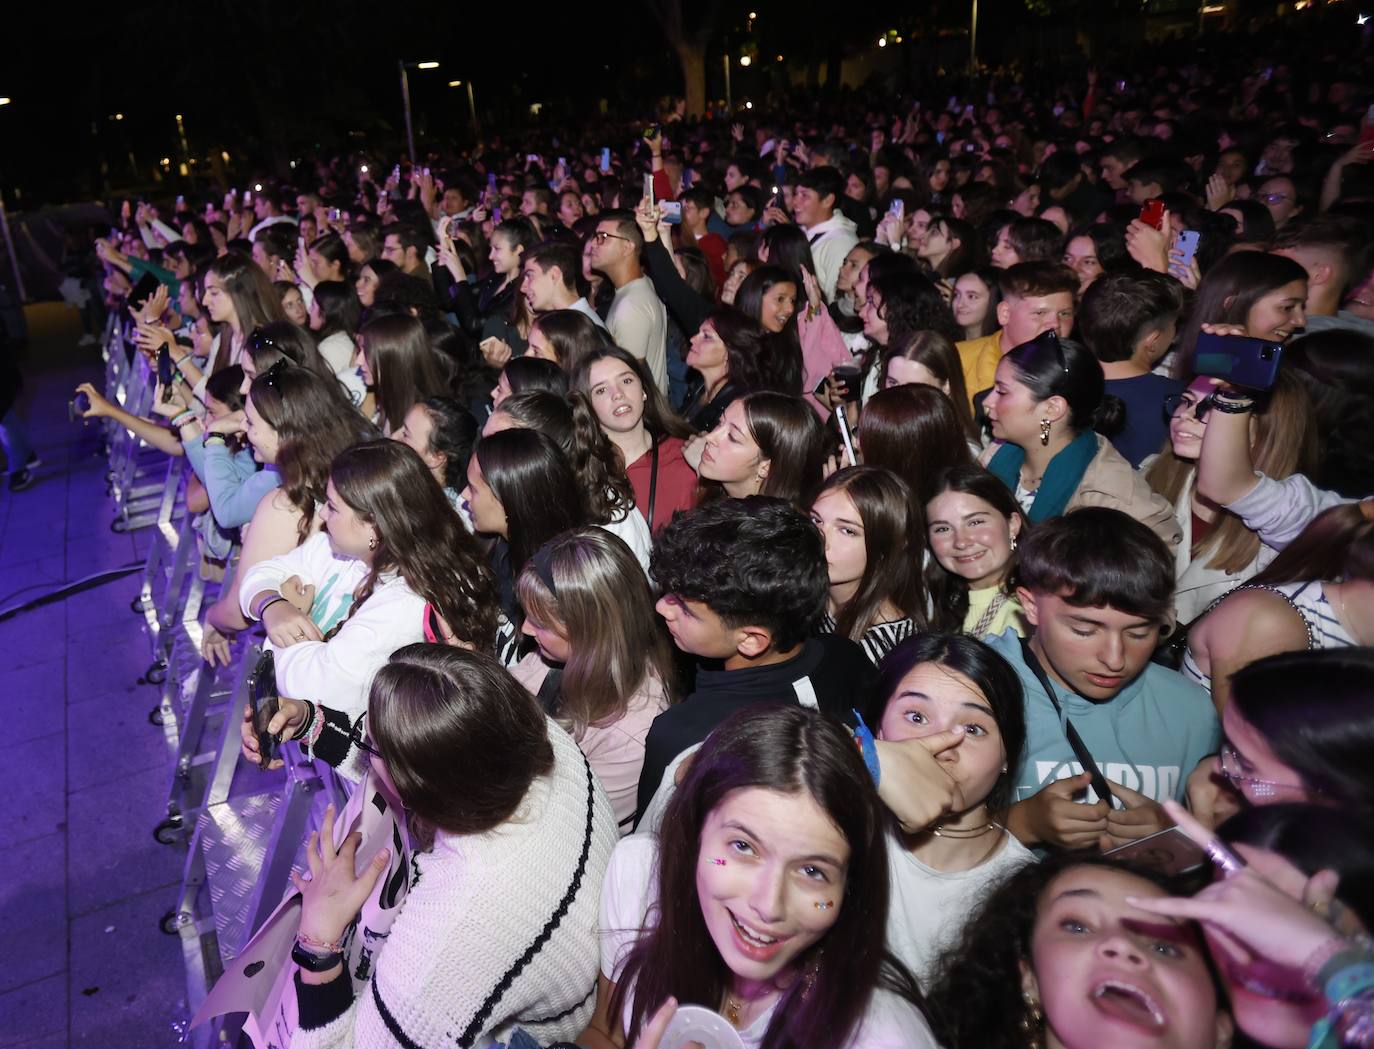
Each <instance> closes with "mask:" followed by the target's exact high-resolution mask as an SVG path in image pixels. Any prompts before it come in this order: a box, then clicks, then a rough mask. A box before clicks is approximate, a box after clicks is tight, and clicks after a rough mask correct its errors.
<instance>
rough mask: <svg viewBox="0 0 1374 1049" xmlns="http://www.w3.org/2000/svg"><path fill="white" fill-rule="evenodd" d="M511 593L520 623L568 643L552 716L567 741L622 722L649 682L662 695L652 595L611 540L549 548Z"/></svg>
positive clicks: (562, 540) (663, 672)
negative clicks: (546, 630)
mask: <svg viewBox="0 0 1374 1049" xmlns="http://www.w3.org/2000/svg"><path fill="white" fill-rule="evenodd" d="M541 567H546V574H547V576H548V577H549V578H550V579H551V580H552V582H553V588H552V590H551V589H550V588H549V585H548V583H547V582H546V581H545V579H544V578H543V577H542V576H541V572H540V569H541ZM515 593H516V597H518V598H519V600H520V604H521V606H522V607H523V608H524V609H525V615H526V617H528V618H530V619H533V620H534V621H535V622H536V623H539V624H540V625H541V626H545V627H548V628H550V629H555V630H558V632H559V633H561V634H562V635H564V636H565V637H566V638H567V641H568V647H569V650H570V651H569V656H568V662H567V664H566V666H565V667H564V669H563V680H562V684H561V689H560V692H559V705H558V709H557V710H556V711H555V715H554V716H555V717H556V718H557V719H558V720H559V721H560V722H561V723H563V724H564V725H565V727H569V729H570V731H571V732H572V733H573V735H574V736H577V737H579V738H580V737H581V735H582V733H583V732H584V731H585V729H586V728H587V726H588V725H594V724H599V723H602V722H613V721H616V720H618V719H619V718H620V717H622V716H623V715H624V714H625V710H626V707H627V706H628V704H629V701H630V697H631V696H633V695H634V694H635V692H637V691H638V690H639V689H640V688H641V687H643V686H644V685H645V683H646V679H648V678H649V677H651V676H652V677H656V678H657V679H658V680H659V681H660V682H661V683H662V686H663V688H664V690H665V692H666V691H667V690H668V688H669V685H670V683H671V681H672V654H671V652H670V650H669V648H668V642H667V639H666V638H665V637H664V635H663V632H662V630H661V629H660V626H659V622H660V621H659V617H658V616H657V614H655V612H654V597H653V593H652V592H651V591H650V589H649V581H648V580H647V579H646V578H645V577H644V571H643V569H641V568H640V566H639V562H638V561H637V560H635V556H634V554H632V553H631V552H630V548H629V547H628V546H626V545H625V543H624V542H623V541H622V540H621V539H619V538H618V537H616V536H614V535H612V534H611V533H610V532H607V531H606V530H605V529H603V528H579V529H576V530H574V531H571V532H564V533H563V534H562V535H560V536H557V537H556V538H554V539H551V540H549V542H548V543H546V544H545V545H544V546H543V547H542V548H541V550H540V552H539V554H538V555H537V556H536V557H532V558H531V559H530V560H529V561H528V562H527V563H526V565H525V568H524V570H523V571H522V572H521V573H520V576H519V578H518V579H517V580H516V584H515Z"/></svg>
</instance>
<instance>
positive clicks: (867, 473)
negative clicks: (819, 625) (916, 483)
mask: <svg viewBox="0 0 1374 1049" xmlns="http://www.w3.org/2000/svg"><path fill="white" fill-rule="evenodd" d="M827 492H844V493H845V494H846V495H847V496H849V498H850V500H852V501H853V503H854V509H855V510H857V511H858V513H859V518H860V520H861V521H862V522H863V529H864V555H865V557H866V559H867V563H866V564H865V565H864V574H863V578H862V579H861V580H860V582H859V589H858V591H857V592H856V593H855V594H854V597H853V598H852V599H851V600H850V601H849V602H847V603H846V604H845V606H844V607H843V608H841V609H839V610H838V612H837V613H836V615H835V633H836V634H839V635H840V636H841V637H847V638H849V639H850V640H851V641H859V640H861V639H862V638H863V636H864V631H866V630H867V629H868V628H869V627H871V626H872V625H873V624H874V623H876V622H877V621H878V613H879V611H880V610H881V608H882V605H883V602H884V601H885V600H886V601H890V602H891V603H892V604H894V605H896V606H897V608H898V610H899V611H901V612H902V614H903V615H905V616H907V617H908V618H909V619H911V620H912V621H913V622H914V623H916V624H917V626H922V627H923V626H924V625H925V620H926V588H925V584H924V583H923V581H922V579H921V570H920V564H921V557H922V554H923V553H924V551H925V540H924V536H922V535H921V526H920V521H921V515H920V514H919V513H918V512H917V509H916V506H915V502H914V497H913V495H912V492H911V488H910V487H909V486H908V485H907V483H906V482H905V481H903V480H902V479H901V478H900V477H898V476H897V475H896V474H894V473H893V472H892V471H891V470H884V469H883V468H882V467H880V466H849V467H846V468H845V469H843V470H837V471H836V472H835V473H833V474H831V475H830V477H829V478H827V479H826V482H825V484H823V485H821V488H820V491H818V492H817V493H816V499H813V500H812V504H813V505H814V504H815V502H816V500H817V499H820V497H821V496H823V495H825V494H826V493H827Z"/></svg>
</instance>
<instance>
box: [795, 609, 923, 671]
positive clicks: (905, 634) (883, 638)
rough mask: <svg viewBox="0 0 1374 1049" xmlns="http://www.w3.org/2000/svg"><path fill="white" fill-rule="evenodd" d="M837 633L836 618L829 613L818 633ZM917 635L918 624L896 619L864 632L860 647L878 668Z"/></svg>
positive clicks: (876, 625) (878, 624)
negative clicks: (905, 642)
mask: <svg viewBox="0 0 1374 1049" xmlns="http://www.w3.org/2000/svg"><path fill="white" fill-rule="evenodd" d="M834 632H835V617H834V616H832V615H831V614H830V613H829V612H827V613H826V614H825V618H824V619H823V620H821V625H820V629H819V631H818V633H821V634H833V633H834ZM914 633H916V624H915V623H914V622H913V621H912V620H911V619H910V618H907V619H894V620H892V621H890V622H887V623H874V624H873V625H872V626H871V627H869V628H868V629H867V630H865V631H864V635H863V637H861V638H859V647H861V648H862V649H863V650H864V655H866V656H867V657H868V660H869V662H870V663H872V664H873V665H874V666H877V665H878V664H879V663H881V662H882V661H883V657H884V656H886V655H887V654H888V653H889V652H891V651H892V650H893V649H894V648H896V647H897V646H898V645H899V644H901V643H902V642H903V641H905V640H906V639H907V638H909V637H910V636H911V635H912V634H914Z"/></svg>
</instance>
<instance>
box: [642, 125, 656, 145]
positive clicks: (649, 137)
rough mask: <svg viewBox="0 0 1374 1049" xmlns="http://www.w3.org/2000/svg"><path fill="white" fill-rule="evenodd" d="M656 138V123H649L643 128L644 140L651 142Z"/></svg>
mask: <svg viewBox="0 0 1374 1049" xmlns="http://www.w3.org/2000/svg"><path fill="white" fill-rule="evenodd" d="M656 138H658V125H657V124H650V125H649V126H648V127H646V128H645V129H644V140H645V141H646V142H652V141H653V140H654V139H656Z"/></svg>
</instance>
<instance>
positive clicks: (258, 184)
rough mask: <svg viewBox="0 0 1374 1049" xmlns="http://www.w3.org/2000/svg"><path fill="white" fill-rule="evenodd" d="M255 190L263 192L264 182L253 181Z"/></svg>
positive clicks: (255, 191)
mask: <svg viewBox="0 0 1374 1049" xmlns="http://www.w3.org/2000/svg"><path fill="white" fill-rule="evenodd" d="M253 192H254V193H261V192H262V183H261V182H254V183H253Z"/></svg>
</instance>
